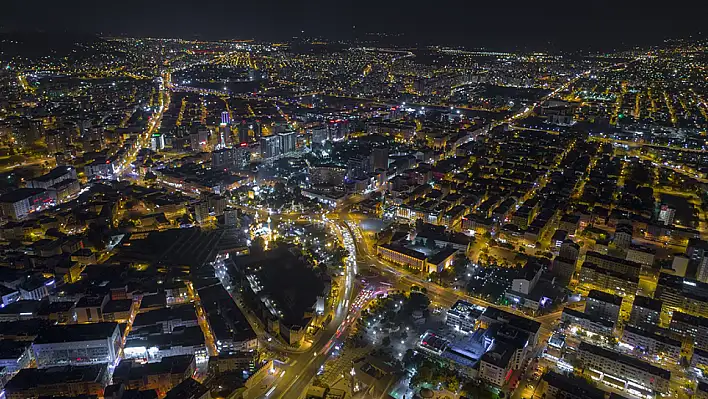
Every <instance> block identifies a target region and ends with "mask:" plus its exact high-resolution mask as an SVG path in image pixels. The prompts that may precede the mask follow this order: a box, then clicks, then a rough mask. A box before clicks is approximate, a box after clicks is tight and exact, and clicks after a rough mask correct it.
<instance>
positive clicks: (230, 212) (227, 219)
mask: <svg viewBox="0 0 708 399" xmlns="http://www.w3.org/2000/svg"><path fill="white" fill-rule="evenodd" d="M224 224H225V225H226V226H231V227H234V226H238V225H239V212H238V210H236V209H226V210H225V211H224Z"/></svg>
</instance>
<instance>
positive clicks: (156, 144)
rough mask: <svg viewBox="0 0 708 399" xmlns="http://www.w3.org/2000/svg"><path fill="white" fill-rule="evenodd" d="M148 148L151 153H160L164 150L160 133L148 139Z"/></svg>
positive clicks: (163, 142) (163, 139) (163, 141)
mask: <svg viewBox="0 0 708 399" xmlns="http://www.w3.org/2000/svg"><path fill="white" fill-rule="evenodd" d="M150 148H151V149H152V150H153V151H160V150H162V149H164V148H165V136H163V135H162V134H161V133H153V135H152V136H151V137H150Z"/></svg>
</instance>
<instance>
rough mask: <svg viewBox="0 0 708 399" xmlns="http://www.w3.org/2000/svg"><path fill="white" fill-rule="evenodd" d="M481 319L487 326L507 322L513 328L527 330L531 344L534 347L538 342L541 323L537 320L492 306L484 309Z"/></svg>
mask: <svg viewBox="0 0 708 399" xmlns="http://www.w3.org/2000/svg"><path fill="white" fill-rule="evenodd" d="M479 320H480V322H482V323H483V324H484V325H486V326H490V325H492V324H496V323H501V324H507V325H508V326H509V327H510V328H512V329H516V330H519V331H524V332H527V333H528V334H529V345H531V347H534V346H536V345H537V344H538V335H539V330H540V328H541V323H539V322H537V321H536V320H532V319H527V318H526V317H522V316H518V315H515V314H513V313H509V312H507V311H505V310H501V309H498V308H495V307H491V306H490V307H488V308H486V309H485V310H484V312H483V313H482V315H481V316H480V317H479Z"/></svg>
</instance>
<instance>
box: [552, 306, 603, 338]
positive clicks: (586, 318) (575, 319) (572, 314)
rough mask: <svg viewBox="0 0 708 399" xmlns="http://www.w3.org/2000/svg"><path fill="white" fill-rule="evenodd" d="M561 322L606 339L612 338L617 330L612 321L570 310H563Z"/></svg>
mask: <svg viewBox="0 0 708 399" xmlns="http://www.w3.org/2000/svg"><path fill="white" fill-rule="evenodd" d="M561 322H562V323H564V324H566V325H568V326H569V327H571V328H573V327H578V328H581V329H583V330H585V331H587V332H591V333H593V334H599V335H603V336H606V337H610V336H612V331H613V330H614V329H615V323H613V322H611V321H610V320H607V319H603V318H600V317H597V316H594V315H591V314H587V313H583V312H579V311H577V310H574V309H570V308H564V309H563V313H561Z"/></svg>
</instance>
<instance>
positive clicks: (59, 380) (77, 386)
mask: <svg viewBox="0 0 708 399" xmlns="http://www.w3.org/2000/svg"><path fill="white" fill-rule="evenodd" d="M110 378H111V374H110V372H109V371H108V367H107V365H105V364H102V365H90V366H62V367H50V368H45V369H35V368H26V369H22V370H20V371H19V372H18V373H17V374H16V375H15V376H14V377H13V378H12V379H11V380H10V381H9V382H8V383H7V385H5V395H6V396H7V399H27V398H39V397H47V396H49V397H77V396H79V395H96V396H97V397H103V389H104V388H105V387H106V385H108V381H109V380H110Z"/></svg>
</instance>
